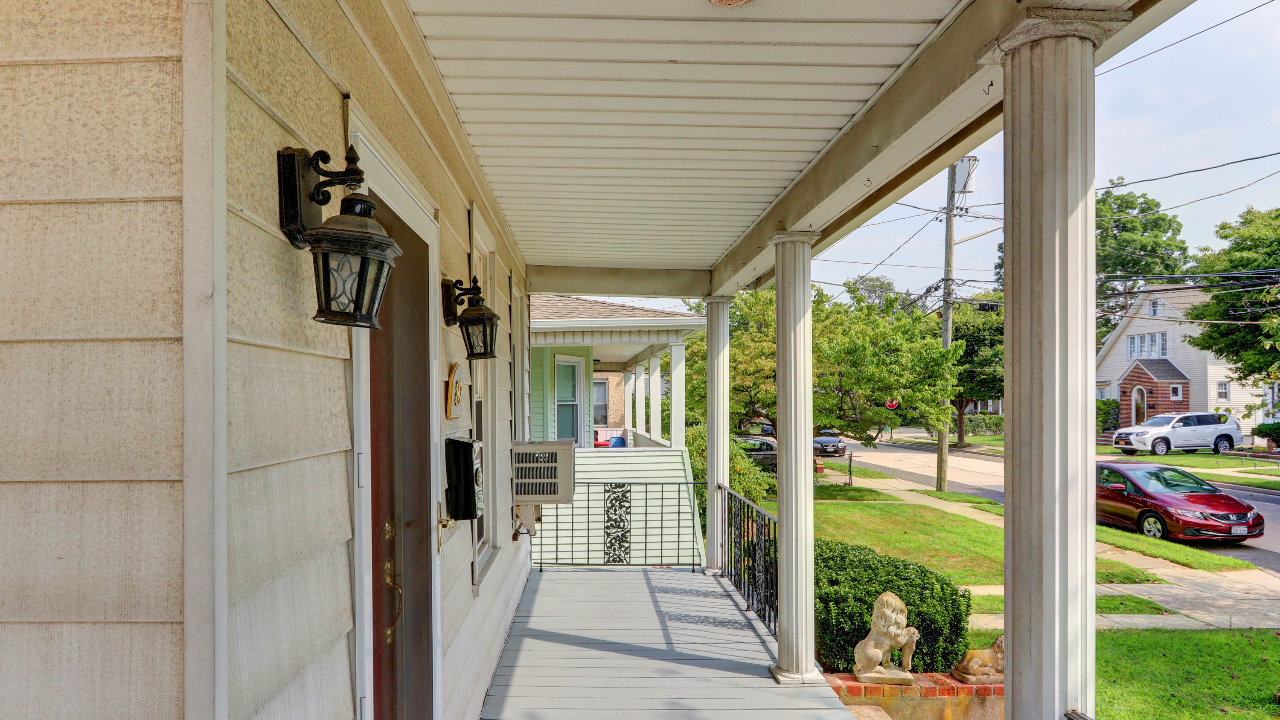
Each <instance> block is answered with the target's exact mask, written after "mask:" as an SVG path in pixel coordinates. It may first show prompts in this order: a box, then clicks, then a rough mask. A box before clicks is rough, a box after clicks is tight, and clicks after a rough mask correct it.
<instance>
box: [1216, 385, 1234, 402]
mask: <svg viewBox="0 0 1280 720" xmlns="http://www.w3.org/2000/svg"><path fill="white" fill-rule="evenodd" d="M1218 399H1219V400H1230V399H1231V383H1229V382H1220V383H1218Z"/></svg>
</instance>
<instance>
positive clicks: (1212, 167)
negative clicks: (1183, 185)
mask: <svg viewBox="0 0 1280 720" xmlns="http://www.w3.org/2000/svg"><path fill="white" fill-rule="evenodd" d="M1277 155H1280V152H1273V153H1267V154H1266V155H1255V156H1253V157H1247V158H1241V159H1240V160H1232V161H1231V162H1224V163H1220V164H1218V165H1210V166H1208V167H1202V168H1195V169H1194V170H1182V171H1180V172H1176V173H1170V174H1168V175H1161V176H1160V177H1153V178H1146V179H1143V180H1128V181H1125V182H1122V183H1116V184H1115V185H1107V186H1105V187H1100V188H1098V189H1099V190H1115V189H1116V188H1122V187H1129V186H1130V185H1138V184H1139V183H1149V182H1155V181H1157V180H1168V179H1169V178H1175V177H1180V176H1182V175H1191V174H1194V173H1201V172H1205V171H1208V170H1217V169H1218V168H1224V167H1228V166H1231V165H1239V164H1240V163H1246V162H1253V161H1254V160H1265V159H1267V158H1272V157H1276V156H1277Z"/></svg>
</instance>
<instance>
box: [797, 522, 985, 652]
mask: <svg viewBox="0 0 1280 720" xmlns="http://www.w3.org/2000/svg"><path fill="white" fill-rule="evenodd" d="M813 559H814V591H815V592H814V600H815V610H814V612H815V617H816V621H817V623H816V624H817V643H818V658H819V662H820V663H821V664H822V667H823V668H825V669H826V670H827V672H852V671H853V665H854V658H853V648H854V646H855V645H857V644H858V642H859V641H860V640H862V639H863V638H865V637H866V636H867V633H868V632H870V630H871V611H872V607H873V606H874V605H875V601H876V598H877V597H879V596H880V593H883V592H885V591H886V590H888V591H891V592H893V593H894V594H896V595H897V596H898V597H899V598H902V602H904V603H906V605H907V622H908V623H909V624H910V625H911V626H912V627H914V628H916V629H917V630H919V631H920V639H919V640H918V641H917V642H916V651H915V655H914V656H913V658H912V664H911V669H912V671H913V672H949V671H950V670H951V668H952V667H953V666H955V664H956V663H958V662H960V660H962V659H963V658H964V653H965V651H966V650H968V649H969V641H968V637H967V634H968V631H969V610H970V606H971V598H970V596H969V591H968V590H962V589H960V588H958V587H956V584H955V583H953V582H951V581H950V580H949V579H947V577H946V576H944V575H942V574H941V573H938V572H934V571H933V570H930V569H929V568H926V567H925V566H923V565H921V564H919V563H914V562H911V561H910V560H902V559H900V558H895V557H891V556H888V555H880V554H878V553H876V552H875V551H874V550H872V549H871V548H868V547H864V546H862V545H852V544H849V543H843V542H838V541H834V540H821V539H819V540H816V541H815V543H814V558H813ZM893 661H894V662H895V663H899V664H900V663H901V662H902V657H901V653H900V652H898V651H894V657H893Z"/></svg>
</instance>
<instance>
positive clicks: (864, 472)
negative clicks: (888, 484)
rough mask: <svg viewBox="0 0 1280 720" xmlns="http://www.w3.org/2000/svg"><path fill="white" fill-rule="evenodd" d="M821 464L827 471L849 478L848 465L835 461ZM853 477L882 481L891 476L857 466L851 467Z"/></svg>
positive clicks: (824, 461)
mask: <svg viewBox="0 0 1280 720" xmlns="http://www.w3.org/2000/svg"><path fill="white" fill-rule="evenodd" d="M822 464H823V465H825V466H826V468H827V469H828V470H831V471H833V472H835V473H837V474H840V475H844V476H845V477H848V476H849V463H842V462H836V461H835V460H823V461H822ZM853 476H854V477H856V478H863V479H864V480H884V479H885V478H888V477H892V476H891V475H885V474H884V473H882V472H878V471H876V470H872V469H870V468H864V467H858V466H857V465H854V466H853Z"/></svg>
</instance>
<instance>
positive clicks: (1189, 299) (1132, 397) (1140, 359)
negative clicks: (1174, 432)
mask: <svg viewBox="0 0 1280 720" xmlns="http://www.w3.org/2000/svg"><path fill="white" fill-rule="evenodd" d="M1204 297H1205V296H1204V293H1203V292H1201V291H1200V290H1185V289H1184V290H1168V289H1164V288H1163V287H1161V286H1159V285H1156V286H1151V287H1149V288H1147V289H1146V290H1145V291H1143V292H1141V293H1139V294H1138V296H1137V297H1136V298H1135V300H1134V302H1133V304H1132V305H1131V306H1130V307H1129V311H1128V312H1127V313H1125V314H1126V317H1124V318H1121V320H1120V324H1119V325H1117V326H1116V329H1115V330H1113V331H1111V334H1110V335H1108V336H1107V339H1106V342H1104V343H1103V345H1102V349H1101V350H1099V351H1098V356H1097V398H1098V399H1099V400H1119V401H1120V424H1121V426H1127V425H1136V424H1138V423H1141V422H1142V421H1144V420H1145V419H1146V418H1147V417H1149V416H1151V415H1158V414H1160V413H1166V412H1207V411H1221V412H1225V413H1229V414H1231V415H1234V416H1236V418H1237V419H1238V420H1239V421H1240V428H1241V430H1243V431H1244V434H1245V435H1246V436H1248V435H1250V434H1251V433H1252V431H1253V427H1254V425H1256V424H1257V422H1258V419H1257V418H1251V419H1245V418H1243V417H1241V416H1242V415H1243V413H1244V408H1245V406H1246V405H1249V404H1253V403H1257V402H1258V401H1259V400H1260V399H1261V398H1262V394H1263V392H1262V391H1261V390H1259V389H1258V388H1256V387H1249V386H1245V385H1242V384H1240V383H1237V382H1232V381H1231V379H1230V375H1231V373H1230V370H1229V369H1228V367H1227V362H1226V361H1225V360H1223V359H1222V358H1219V357H1217V356H1216V355H1214V354H1213V353H1211V352H1208V351H1206V350H1200V349H1197V348H1194V347H1192V346H1191V343H1189V342H1187V338H1188V337H1193V336H1194V335H1196V333H1198V332H1199V328H1198V327H1197V326H1196V325H1195V324H1193V323H1191V322H1188V321H1186V311H1187V309H1188V308H1190V307H1191V306H1192V305H1195V304H1196V303H1199V302H1203V301H1204ZM1247 439H1248V438H1247V437H1246V440H1247Z"/></svg>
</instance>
